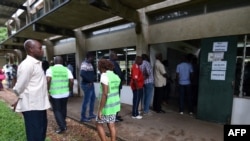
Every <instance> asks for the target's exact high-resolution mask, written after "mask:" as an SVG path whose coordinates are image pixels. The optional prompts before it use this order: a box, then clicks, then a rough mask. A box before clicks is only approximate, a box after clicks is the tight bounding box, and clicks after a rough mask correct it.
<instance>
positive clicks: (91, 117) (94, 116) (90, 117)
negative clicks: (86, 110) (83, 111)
mask: <svg viewBox="0 0 250 141" xmlns="http://www.w3.org/2000/svg"><path fill="white" fill-rule="evenodd" d="M93 118H96V115H91V116H89V118H88V119H93Z"/></svg>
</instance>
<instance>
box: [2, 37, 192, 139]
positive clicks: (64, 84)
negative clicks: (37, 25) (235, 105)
mask: <svg viewBox="0 0 250 141" xmlns="http://www.w3.org/2000/svg"><path fill="white" fill-rule="evenodd" d="M24 48H25V50H26V53H27V56H26V59H25V60H24V61H22V62H21V64H20V65H19V66H18V69H17V81H16V83H15V85H14V87H13V90H14V92H15V94H16V96H17V98H18V100H17V101H16V102H15V103H14V104H13V107H14V109H15V111H16V112H21V113H22V114H23V116H24V122H25V129H26V136H27V140H28V141H33V140H36V141H44V140H45V137H46V130H47V113H46V110H47V109H49V108H51V107H52V110H53V112H54V116H55V119H56V122H57V125H58V128H57V130H56V131H55V132H56V133H58V134H61V133H63V132H65V131H66V130H67V123H66V120H65V119H66V115H67V101H68V97H69V96H70V95H71V92H72V90H73V83H74V82H73V80H74V77H73V75H72V72H71V71H70V70H69V68H67V67H65V66H63V58H62V57H61V56H56V57H54V61H53V62H54V65H52V66H50V65H49V63H48V61H43V62H41V59H42V56H43V50H42V47H41V43H40V42H39V41H37V40H33V39H28V40H27V41H25V43H24ZM155 59H156V61H155V62H154V64H155V65H154V66H151V64H150V61H149V57H148V55H146V54H142V56H136V57H135V61H134V64H133V65H132V67H131V75H130V79H131V80H130V87H131V89H132V91H133V98H132V99H131V100H132V110H131V117H132V118H133V119H142V118H143V116H149V115H151V114H152V113H151V112H150V105H151V101H152V98H153V107H152V109H153V110H154V111H155V112H156V113H165V111H164V110H163V109H162V107H161V105H162V103H163V99H164V95H166V91H165V90H166V89H165V87H166V85H167V81H168V77H169V74H167V71H166V68H165V66H164V63H163V61H162V54H161V53H158V54H156V56H155ZM93 60H94V54H91V53H90V52H88V53H87V54H86V58H85V60H84V61H83V62H82V64H81V68H80V76H81V84H80V85H81V88H82V90H83V92H84V97H83V100H82V107H81V108H82V109H81V114H80V115H81V119H80V122H89V121H91V120H92V119H95V121H96V128H97V131H98V135H99V136H100V139H101V140H102V141H105V140H106V136H105V132H104V127H103V124H104V123H107V126H108V128H109V131H110V134H111V140H115V138H116V128H115V122H120V121H123V119H122V118H121V116H119V112H120V110H121V104H120V92H121V89H122V82H123V81H124V77H123V75H122V74H123V73H122V71H121V68H120V66H119V64H118V63H117V62H116V61H117V55H116V53H115V52H111V53H110V58H109V59H100V60H99V61H98V70H99V72H100V73H101V75H100V76H101V77H100V92H99V96H98V98H99V106H98V110H97V113H96V114H95V111H94V107H95V100H96V94H95V88H94V81H95V79H96V78H95V69H94V66H93V64H92V63H93ZM34 68H35V69H34ZM192 72H193V69H192V65H191V64H190V63H188V62H187V60H186V59H185V58H183V62H182V63H180V64H179V65H178V66H177V68H176V74H177V76H176V81H178V85H179V87H180V105H179V110H180V114H183V110H184V95H187V96H188V100H189V101H188V103H189V107H188V108H189V112H190V114H192V113H193V105H192V91H191V87H190V84H191V77H192ZM0 73H1V74H2V73H3V72H2V71H1V72H0ZM1 74H0V75H1ZM30 74H33V75H30ZM1 78H2V77H1ZM1 89H2V87H1ZM153 90H154V91H153ZM185 92H187V93H185ZM153 95H154V97H153ZM34 103H35V104H34ZM140 104H141V109H140V110H139V105H140ZM38 121H39V122H38ZM33 127H35V128H33Z"/></svg>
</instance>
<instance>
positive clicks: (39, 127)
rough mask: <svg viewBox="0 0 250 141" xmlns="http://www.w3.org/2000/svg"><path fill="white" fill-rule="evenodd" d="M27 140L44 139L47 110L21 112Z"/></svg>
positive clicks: (42, 140) (37, 140)
mask: <svg viewBox="0 0 250 141" xmlns="http://www.w3.org/2000/svg"><path fill="white" fill-rule="evenodd" d="M22 114H23V117H24V123H25V130H26V137H27V141H45V138H46V131H47V124H48V120H47V111H46V110H42V111H26V112H22Z"/></svg>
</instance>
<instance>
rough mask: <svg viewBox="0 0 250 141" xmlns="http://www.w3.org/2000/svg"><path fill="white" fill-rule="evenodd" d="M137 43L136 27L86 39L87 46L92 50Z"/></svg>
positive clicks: (129, 45) (128, 45)
mask: <svg viewBox="0 0 250 141" xmlns="http://www.w3.org/2000/svg"><path fill="white" fill-rule="evenodd" d="M135 45H136V34H135V31H134V29H128V30H123V31H117V32H113V33H108V34H105V35H99V36H95V37H92V38H88V39H87V40H86V46H87V48H88V50H90V51H95V50H103V49H112V48H120V47H131V46H135Z"/></svg>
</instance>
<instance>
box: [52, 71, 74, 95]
mask: <svg viewBox="0 0 250 141" xmlns="http://www.w3.org/2000/svg"><path fill="white" fill-rule="evenodd" d="M50 69H51V72H52V77H51V83H50V89H49V92H50V95H59V94H65V93H67V92H69V78H68V68H66V67H64V66H53V67H50Z"/></svg>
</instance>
